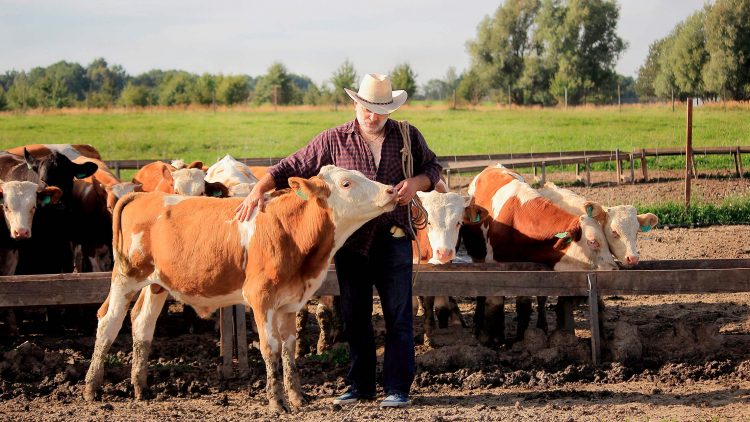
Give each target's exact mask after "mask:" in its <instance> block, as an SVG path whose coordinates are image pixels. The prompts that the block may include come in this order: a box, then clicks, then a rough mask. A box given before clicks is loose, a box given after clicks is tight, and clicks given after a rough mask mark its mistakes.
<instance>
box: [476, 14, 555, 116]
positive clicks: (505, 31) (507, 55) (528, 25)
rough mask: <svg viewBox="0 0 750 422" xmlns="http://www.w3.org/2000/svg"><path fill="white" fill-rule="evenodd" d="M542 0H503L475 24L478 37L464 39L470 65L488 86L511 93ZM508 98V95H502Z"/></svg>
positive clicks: (527, 48) (517, 78) (518, 77)
mask: <svg viewBox="0 0 750 422" xmlns="http://www.w3.org/2000/svg"><path fill="white" fill-rule="evenodd" d="M540 5H541V0H516V1H506V2H504V3H503V4H502V5H500V6H499V7H498V8H497V10H496V11H495V15H494V16H493V17H492V18H490V17H489V16H487V17H485V18H484V19H483V20H482V22H480V24H479V26H478V28H477V39H476V40H473V41H469V42H468V43H467V49H468V51H469V55H470V56H471V62H472V69H474V70H475V72H477V74H478V76H479V78H480V79H481V80H482V83H483V84H484V85H485V86H486V87H488V88H489V89H493V90H495V91H497V92H502V93H503V94H501V96H502V97H507V92H508V89H507V88H508V87H511V95H513V94H512V92H513V90H514V88H515V87H516V85H517V83H518V80H519V79H520V78H521V75H522V73H523V69H524V58H525V57H526V55H527V53H528V51H529V49H530V43H531V39H532V34H531V31H532V30H533V28H534V26H533V23H534V20H535V18H536V15H537V13H538V11H539V8H540ZM503 99H504V100H506V101H507V98H503Z"/></svg>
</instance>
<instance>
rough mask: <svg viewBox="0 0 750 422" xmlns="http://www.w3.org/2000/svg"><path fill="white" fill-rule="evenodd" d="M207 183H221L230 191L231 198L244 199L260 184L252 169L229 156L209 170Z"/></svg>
mask: <svg viewBox="0 0 750 422" xmlns="http://www.w3.org/2000/svg"><path fill="white" fill-rule="evenodd" d="M206 181H207V182H220V183H222V184H223V185H224V186H226V187H227V189H229V196H238V197H242V198H244V197H246V196H247V195H248V194H249V193H250V190H251V189H252V188H253V186H255V184H256V183H258V178H257V177H255V175H253V172H252V170H251V169H250V167H248V166H247V165H245V164H243V163H241V162H239V161H237V160H235V159H234V158H233V157H232V156H231V155H229V154H227V155H225V156H224V158H222V159H221V160H219V161H217V162H216V163H214V164H213V165H211V167H209V168H208V171H206Z"/></svg>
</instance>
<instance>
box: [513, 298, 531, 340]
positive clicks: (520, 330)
mask: <svg viewBox="0 0 750 422" xmlns="http://www.w3.org/2000/svg"><path fill="white" fill-rule="evenodd" d="M516 316H517V317H518V322H517V325H516V341H521V340H523V335H524V333H526V329H527V328H529V322H531V296H516Z"/></svg>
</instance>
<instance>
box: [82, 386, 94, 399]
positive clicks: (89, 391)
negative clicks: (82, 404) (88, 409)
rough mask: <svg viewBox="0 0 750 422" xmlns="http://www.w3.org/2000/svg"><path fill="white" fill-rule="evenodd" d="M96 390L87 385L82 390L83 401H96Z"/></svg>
mask: <svg viewBox="0 0 750 422" xmlns="http://www.w3.org/2000/svg"><path fill="white" fill-rule="evenodd" d="M96 390H97V388H96V387H94V386H91V385H88V384H87V385H86V386H85V387H84V388H83V399H84V400H86V401H96Z"/></svg>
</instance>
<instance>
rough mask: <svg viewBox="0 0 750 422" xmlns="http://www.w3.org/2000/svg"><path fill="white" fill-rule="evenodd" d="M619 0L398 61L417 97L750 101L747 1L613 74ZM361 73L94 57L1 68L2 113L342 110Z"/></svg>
mask: <svg viewBox="0 0 750 422" xmlns="http://www.w3.org/2000/svg"><path fill="white" fill-rule="evenodd" d="M619 13H620V11H619V5H618V3H617V2H616V1H615V0H506V1H505V2H503V3H502V4H501V5H500V6H499V7H498V8H497V10H496V11H495V12H494V14H492V15H489V16H486V17H485V18H484V19H483V20H482V21H481V22H480V23H479V25H478V26H477V35H476V38H474V39H471V40H469V41H468V42H467V44H466V47H467V51H468V53H469V56H470V58H471V64H470V66H469V68H468V69H467V70H465V71H464V72H462V73H461V74H459V73H457V72H456V69H455V68H454V67H449V68H448V69H447V71H446V73H445V76H444V77H443V78H441V79H431V80H429V81H427V83H426V84H424V85H422V86H421V87H420V86H418V85H417V82H416V78H417V74H416V73H415V72H414V70H413V69H412V68H411V66H410V65H409V64H408V63H402V64H398V65H397V66H395V67H394V68H393V69H391V70H390V72H389V73H390V76H391V80H392V82H393V87H394V89H403V90H406V91H407V93H408V94H409V97H410V98H417V99H426V100H446V99H448V100H453V101H462V102H463V101H465V102H469V103H473V104H476V103H479V102H481V101H493V102H497V103H507V104H519V105H556V104H566V105H567V104H571V105H576V104H608V103H609V104H611V103H614V102H617V101H623V102H634V101H637V100H639V99H640V100H644V99H645V100H651V99H665V98H670V97H673V96H677V97H678V98H683V97H686V96H688V95H693V96H696V95H699V96H703V97H721V98H727V99H735V100H743V99H748V98H750V63H749V62H748V61H750V0H716V1H715V3H714V4H713V5H710V4H707V5H706V6H705V7H704V9H702V10H700V11H699V12H697V13H695V14H693V15H692V16H690V17H689V18H687V19H686V20H685V21H683V22H681V23H680V24H678V25H677V26H676V27H675V28H674V30H673V31H672V32H671V33H670V34H669V35H668V36H667V37H665V38H663V39H661V40H657V41H655V42H654V43H653V44H652V45H651V46H650V49H649V54H648V57H647V58H646V60H645V62H644V64H643V66H641V68H640V69H639V72H638V78H637V80H635V79H633V78H632V77H626V76H623V75H619V74H617V72H616V71H615V70H614V67H615V64H616V62H617V60H618V58H619V57H620V55H621V54H622V52H623V51H624V50H625V49H626V48H627V43H626V42H625V41H624V40H622V39H621V38H620V37H619V36H618V35H617V23H618V20H619ZM358 79H359V77H358V75H357V72H356V70H355V67H354V64H353V63H352V62H351V61H350V60H348V59H347V60H345V61H344V62H343V63H342V64H341V65H339V67H338V68H336V69H335V70H334V71H333V72H332V73H331V75H330V78H329V79H328V80H326V81H325V82H323V83H322V84H321V85H317V84H315V83H314V82H313V81H312V80H311V79H310V78H309V77H307V76H305V75H299V74H295V73H292V72H290V71H289V70H287V68H286V67H285V66H284V65H283V64H282V63H280V62H276V63H273V64H272V65H271V66H270V67H269V68H268V70H267V72H266V74H264V75H259V76H256V77H253V76H249V75H223V74H209V73H204V74H202V75H198V74H194V73H190V72H186V71H182V70H151V71H149V72H145V73H142V74H140V75H136V76H131V75H129V74H128V73H127V72H126V71H125V70H124V69H123V67H122V66H120V65H110V64H109V63H107V61H106V60H105V59H104V58H97V59H95V60H94V61H93V62H91V63H90V64H88V65H87V66H86V67H84V66H82V65H80V64H78V63H69V62H66V61H60V62H58V63H55V64H52V65H50V66H48V67H35V68H33V69H31V70H30V71H28V72H26V71H15V70H14V71H7V72H5V73H4V74H2V75H0V110H26V109H29V108H42V109H51V108H63V107H97V108H99V107H114V106H124V107H146V106H157V105H162V106H179V105H190V104H199V105H213V106H216V105H227V106H231V105H235V104H248V103H250V104H263V103H271V104H278V105H296V104H308V105H320V104H332V105H333V106H334V107H338V105H340V104H347V103H348V101H349V99H348V97H347V96H346V94H345V93H344V90H343V88H350V89H356V83H357V81H358Z"/></svg>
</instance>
